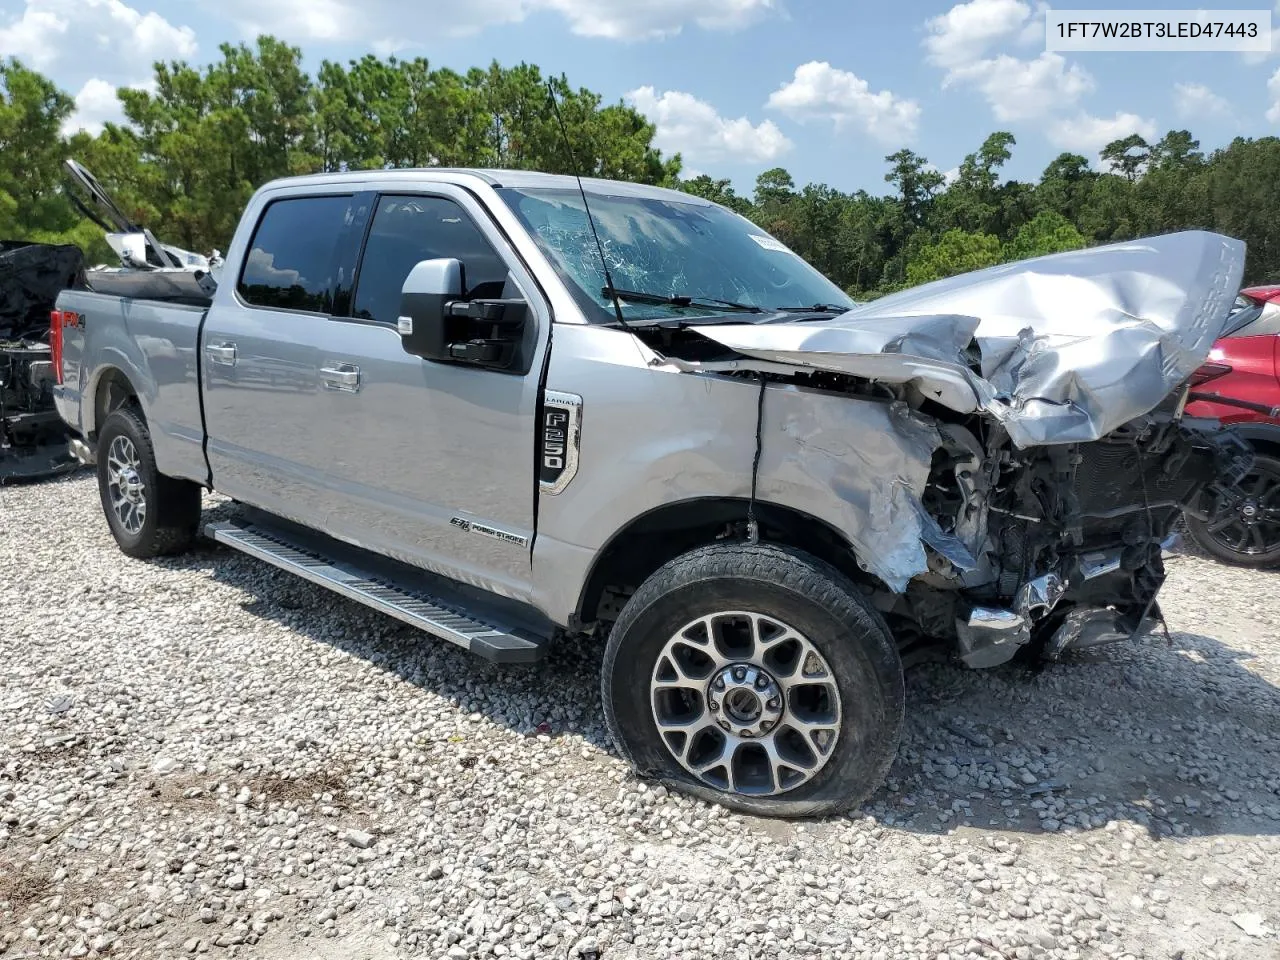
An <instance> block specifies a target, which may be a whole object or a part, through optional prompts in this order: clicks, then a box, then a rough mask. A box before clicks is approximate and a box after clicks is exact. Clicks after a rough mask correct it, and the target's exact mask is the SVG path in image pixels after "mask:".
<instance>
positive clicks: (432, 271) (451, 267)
mask: <svg viewBox="0 0 1280 960" xmlns="http://www.w3.org/2000/svg"><path fill="white" fill-rule="evenodd" d="M465 291H466V283H465V273H464V270H463V266H462V264H461V263H459V262H458V261H457V260H454V259H452V258H441V259H438V260H423V261H421V262H419V263H418V264H416V265H415V266H414V268H413V269H412V270H410V271H409V276H408V277H406V278H405V281H404V286H403V287H402V288H401V290H400V319H399V321H398V323H397V328H398V330H399V332H400V343H401V345H402V346H403V347H404V349H405V352H406V353H411V354H413V355H414V356H418V357H422V358H423V359H425V360H434V361H436V362H440V363H450V362H451V363H465V364H473V365H476V366H484V367H490V368H493V369H498V370H511V369H513V368H520V367H521V366H522V363H521V357H522V355H523V353H524V351H523V349H522V343H523V341H524V336H523V334H524V327H525V318H526V317H527V316H528V305H527V304H526V303H525V302H524V301H523V300H519V299H509V300H487V299H485V300H482V299H476V300H467V299H466V292H465Z"/></svg>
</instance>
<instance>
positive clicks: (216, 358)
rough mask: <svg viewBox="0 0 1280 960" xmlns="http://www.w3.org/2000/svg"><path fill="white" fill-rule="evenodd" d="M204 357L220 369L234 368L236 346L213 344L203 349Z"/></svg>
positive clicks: (231, 344)
mask: <svg viewBox="0 0 1280 960" xmlns="http://www.w3.org/2000/svg"><path fill="white" fill-rule="evenodd" d="M204 355H205V356H206V357H208V358H209V362H210V363H216V364H218V366H221V367H234V366H235V365H236V345H235V344H234V343H215V344H210V345H209V346H207V347H205V348H204Z"/></svg>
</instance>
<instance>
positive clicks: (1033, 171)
mask: <svg viewBox="0 0 1280 960" xmlns="http://www.w3.org/2000/svg"><path fill="white" fill-rule="evenodd" d="M1170 2H1171V0H1164V4H1165V5H1166V6H1167V5H1168V4H1169V3H1170ZM1270 2H1275V0H1270ZM1113 6H1116V5H1115V4H1106V3H1104V2H1102V0H1093V2H1092V3H1089V2H1085V3H1072V4H1055V8H1064V9H1065V8H1067V7H1077V8H1079V7H1094V8H1097V7H1113ZM1125 6H1126V7H1129V8H1150V7H1152V6H1153V5H1152V4H1150V3H1143V2H1142V0H1128V2H1126V3H1125ZM1195 6H1198V7H1200V8H1210V9H1213V8H1217V9H1240V8H1243V7H1249V8H1257V9H1265V4H1264V3H1262V2H1259V0H1253V2H1252V3H1249V2H1248V0H1234V2H1232V0H1227V2H1225V3H1224V2H1217V3H1215V2H1211V0H1210V2H1203V3H1200V4H1196V5H1195ZM1186 7H1188V8H1191V7H1192V5H1191V4H1186ZM1043 11H1044V7H1043V4H1038V3H1037V2H1036V0H969V2H966V3H959V4H957V3H947V2H936V0H928V2H925V0H908V2H898V3H884V2H866V0H424V2H417V3H413V2H406V0H187V2H181V3H179V2H164V0H0V57H8V56H17V57H19V58H20V59H22V60H23V61H24V62H25V63H27V64H28V65H29V66H33V67H36V68H38V69H40V70H43V71H44V72H46V73H48V74H49V75H50V76H52V77H53V78H54V79H55V80H56V81H57V82H58V83H59V84H61V85H62V86H63V87H64V88H65V89H66V90H68V91H69V92H71V93H73V94H75V95H76V96H77V104H78V107H79V110H78V113H77V116H76V118H75V123H76V125H82V126H85V127H87V128H89V129H94V128H95V127H96V126H99V125H100V124H101V123H102V122H103V121H104V120H115V119H119V110H118V106H117V104H116V101H115V96H114V90H115V88H116V87H117V86H123V85H137V84H145V83H146V81H147V78H148V77H149V75H150V67H149V65H150V63H151V62H152V61H153V60H155V59H173V58H179V59H186V60H188V61H191V62H193V63H201V62H205V61H207V60H208V59H210V58H213V57H216V56H217V47H218V44H219V43H221V42H224V41H228V40H230V41H239V40H246V39H250V38H252V36H254V34H255V33H256V32H258V31H265V32H270V33H273V34H275V35H276V36H279V37H282V38H283V39H285V40H288V41H289V42H291V43H293V44H295V45H297V46H299V47H301V48H302V49H303V51H304V53H305V56H306V60H307V65H308V67H310V68H312V69H314V68H315V67H316V66H317V65H318V64H319V63H320V61H321V60H323V59H336V60H347V59H349V58H353V57H358V56H361V55H363V54H364V53H366V52H369V51H376V52H379V53H387V52H392V51H394V52H398V53H399V54H400V55H401V56H406V57H408V56H425V57H427V58H428V59H429V60H430V61H431V62H432V63H433V64H435V65H437V66H450V67H454V68H456V69H460V70H463V69H466V68H467V67H470V66H474V65H485V64H487V63H488V62H489V61H490V60H493V59H496V60H498V61H499V62H501V63H504V64H513V63H517V62H519V61H521V60H524V61H527V62H531V63H536V64H538V65H539V66H541V67H542V68H543V69H544V70H546V71H549V72H555V73H560V72H564V73H566V74H567V75H568V77H569V80H570V82H571V83H573V84H575V85H579V86H586V87H589V88H591V89H593V90H596V91H598V92H600V93H602V94H603V95H604V96H605V97H606V99H608V100H617V99H625V100H627V101H628V102H630V103H632V104H634V105H635V106H636V107H637V108H638V109H640V110H641V111H642V112H644V113H645V114H646V115H647V116H649V117H650V119H651V120H653V121H654V122H655V123H656V124H657V127H658V143H659V145H660V146H661V147H662V148H663V149H664V150H665V151H667V152H675V151H679V152H680V153H681V154H682V155H683V157H684V161H685V167H686V169H687V170H692V171H695V172H705V173H710V174H712V175H713V176H717V177H728V178H730V179H731V180H732V181H733V182H734V183H735V185H737V186H738V187H739V189H742V190H746V191H749V190H750V188H751V185H752V184H753V183H754V181H755V177H756V175H757V174H758V173H759V172H760V171H761V170H764V169H767V168H769V167H773V166H783V167H786V168H787V169H788V170H790V171H791V173H792V175H793V176H794V177H795V179H796V181H797V182H798V183H805V182H809V181H820V182H825V183H828V184H830V185H832V186H834V187H837V188H840V189H844V190H852V189H857V188H865V189H868V190H871V191H873V192H883V191H885V190H886V189H887V187H886V185H885V184H884V182H883V174H884V171H885V168H886V167H885V164H884V159H883V158H884V156H885V155H886V154H888V153H891V152H893V151H895V150H897V149H899V148H900V147H902V146H909V147H911V148H912V149H913V150H915V151H916V152H918V153H921V154H923V155H924V156H926V157H927V158H928V159H929V160H930V162H932V163H933V164H934V165H935V166H936V167H937V168H938V169H939V170H941V171H943V172H947V171H951V170H953V169H954V168H955V167H956V166H957V165H958V164H959V163H960V161H961V160H962V159H963V157H964V155H965V154H966V153H968V152H971V151H972V150H974V149H975V148H976V147H977V146H978V145H979V144H980V143H981V142H982V139H983V138H984V137H985V136H986V135H987V134H988V133H990V132H991V131H993V130H1009V131H1011V132H1012V133H1013V134H1014V135H1015V136H1016V137H1017V141H1018V143H1017V146H1016V147H1015V149H1014V157H1013V160H1012V161H1011V163H1010V164H1009V166H1008V168H1007V171H1008V173H1009V174H1010V175H1011V176H1017V177H1021V178H1034V177H1035V176H1037V175H1038V174H1039V172H1040V171H1041V170H1042V169H1043V168H1044V166H1045V164H1046V163H1047V162H1048V161H1049V160H1051V159H1052V158H1053V157H1054V156H1056V155H1057V154H1058V153H1060V152H1062V151H1063V150H1072V151H1075V152H1078V153H1083V154H1085V155H1086V156H1088V157H1089V158H1090V159H1092V160H1096V157H1097V150H1098V148H1099V147H1101V146H1102V144H1104V143H1106V142H1107V141H1109V140H1112V139H1115V138H1116V137H1119V136H1124V135H1126V134H1128V133H1132V132H1138V133H1141V134H1143V135H1144V136H1147V137H1149V138H1152V137H1158V136H1160V135H1161V134H1163V133H1164V132H1165V131H1167V130H1169V129H1174V128H1187V129H1190V130H1191V131H1192V133H1193V134H1194V135H1195V136H1197V137H1198V138H1199V139H1200V140H1201V143H1202V146H1204V147H1205V148H1212V147H1214V146H1219V145H1222V144H1225V143H1227V142H1229V141H1230V139H1231V138H1232V137H1233V136H1237V135H1244V136H1253V137H1256V136H1264V135H1268V134H1278V133H1280V31H1277V34H1276V42H1275V43H1273V53H1272V54H1271V55H1270V56H1267V55H1262V54H1250V55H1246V54H1240V53H1127V54H1118V53H1072V54H1063V55H1059V54H1051V53H1046V52H1045V49H1044V47H1045V43H1044V26H1043ZM1273 17H1274V19H1275V21H1276V23H1275V25H1276V26H1277V27H1280V8H1278V9H1277V10H1275V11H1273Z"/></svg>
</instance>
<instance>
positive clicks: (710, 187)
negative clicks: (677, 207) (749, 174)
mask: <svg viewBox="0 0 1280 960" xmlns="http://www.w3.org/2000/svg"><path fill="white" fill-rule="evenodd" d="M677 187H678V189H680V190H683V191H684V192H685V193H691V194H693V195H694V196H695V197H702V199H704V200H710V201H711V202H712V203H718V204H720V205H721V206H723V207H728V208H729V209H730V210H733V211H734V212H735V213H741V214H747V213H750V212H751V210H752V206H751V201H750V200H748V199H747V198H746V197H740V196H738V194H737V193H735V192H734V189H733V184H732V183H730V182H729V181H728V180H713V179H711V177H709V176H708V175H707V174H705V173H701V174H699V175H698V176H696V177H693V178H692V179H690V180H681V181H680V182H679V183H678V184H677Z"/></svg>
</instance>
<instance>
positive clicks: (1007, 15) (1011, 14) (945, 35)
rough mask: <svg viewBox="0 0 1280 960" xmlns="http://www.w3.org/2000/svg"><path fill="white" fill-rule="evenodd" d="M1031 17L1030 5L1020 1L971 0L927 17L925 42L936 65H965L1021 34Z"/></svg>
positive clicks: (950, 66)
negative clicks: (937, 14)
mask: <svg viewBox="0 0 1280 960" xmlns="http://www.w3.org/2000/svg"><path fill="white" fill-rule="evenodd" d="M1030 18H1031V8H1030V7H1029V6H1028V5H1027V4H1025V3H1023V2H1022V0H970V2H969V3H959V4H956V5H955V6H954V7H952V8H951V9H950V10H948V11H947V12H946V13H943V14H940V15H939V16H936V17H932V18H931V19H929V20H928V21H927V22H926V23H925V29H926V30H927V31H928V34H929V35H928V36H927V37H926V38H925V41H924V45H925V48H926V49H927V50H928V51H929V59H930V60H931V61H932V62H933V63H935V64H937V65H938V66H940V67H946V68H952V67H960V66H964V65H966V64H970V63H972V62H973V61H974V60H977V59H979V58H981V57H982V56H983V55H985V54H986V53H987V52H988V51H989V50H990V49H991V48H992V47H994V46H996V45H997V44H998V43H1000V42H1001V41H1002V40H1006V39H1008V38H1010V37H1013V36H1015V35H1018V34H1020V33H1021V32H1022V31H1023V29H1024V28H1025V24H1026V23H1027V21H1028V20H1029V19H1030Z"/></svg>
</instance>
